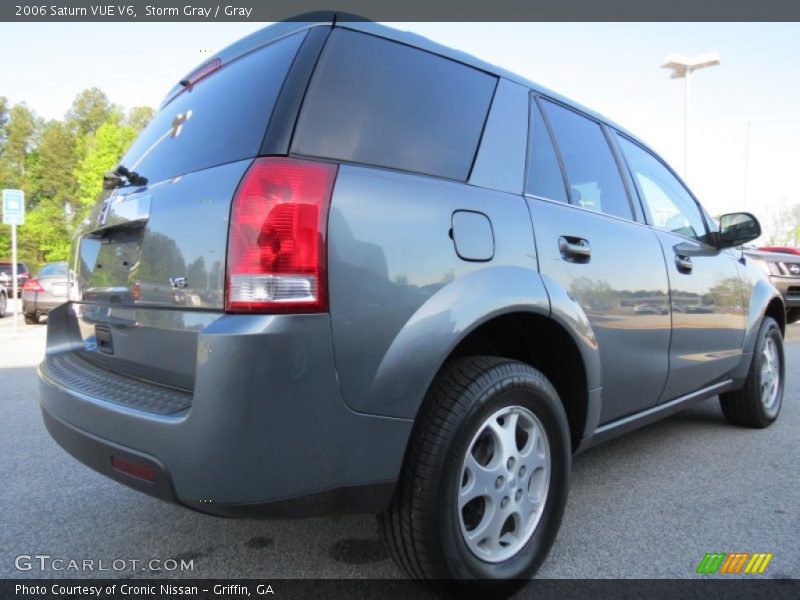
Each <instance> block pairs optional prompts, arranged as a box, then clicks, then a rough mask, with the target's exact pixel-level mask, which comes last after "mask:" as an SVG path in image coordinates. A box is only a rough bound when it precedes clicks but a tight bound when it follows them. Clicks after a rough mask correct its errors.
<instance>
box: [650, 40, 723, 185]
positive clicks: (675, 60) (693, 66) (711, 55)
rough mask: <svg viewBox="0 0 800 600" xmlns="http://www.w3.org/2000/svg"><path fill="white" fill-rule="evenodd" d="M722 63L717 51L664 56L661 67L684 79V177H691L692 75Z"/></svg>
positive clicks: (676, 77) (671, 77) (673, 77)
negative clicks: (690, 118) (690, 105)
mask: <svg viewBox="0 0 800 600" xmlns="http://www.w3.org/2000/svg"><path fill="white" fill-rule="evenodd" d="M718 64H720V60H719V55H718V54H717V53H716V52H706V53H705V54H698V55H697V56H692V57H691V58H690V57H688V56H684V55H683V54H669V55H668V56H666V57H664V60H663V61H662V62H661V67H662V68H664V69H672V73H671V74H670V79H681V78H682V79H683V81H684V87H683V92H684V96H683V178H684V180H687V181H688V179H689V97H690V96H691V75H692V73H694V72H695V71H699V70H700V69H705V68H706V67H714V66H716V65H718Z"/></svg>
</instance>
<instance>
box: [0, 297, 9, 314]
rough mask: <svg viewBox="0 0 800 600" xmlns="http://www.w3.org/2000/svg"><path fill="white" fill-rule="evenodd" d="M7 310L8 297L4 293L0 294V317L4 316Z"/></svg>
mask: <svg viewBox="0 0 800 600" xmlns="http://www.w3.org/2000/svg"><path fill="white" fill-rule="evenodd" d="M6 310H8V298H7V297H6V295H5V294H0V319H2V318H3V317H5V316H6Z"/></svg>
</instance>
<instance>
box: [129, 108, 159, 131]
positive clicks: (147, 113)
mask: <svg viewBox="0 0 800 600" xmlns="http://www.w3.org/2000/svg"><path fill="white" fill-rule="evenodd" d="M155 114H156V111H155V110H153V108H151V107H149V106H134V107H133V108H132V109H131V110H130V111H129V112H128V118H127V120H126V122H127V124H128V125H130V126H131V127H133V128H134V129H135V130H136V131H137V132H139V131H141V130H142V129H144V128H145V127H147V125H148V124H149V123H150V121H152V120H153V116H154V115H155Z"/></svg>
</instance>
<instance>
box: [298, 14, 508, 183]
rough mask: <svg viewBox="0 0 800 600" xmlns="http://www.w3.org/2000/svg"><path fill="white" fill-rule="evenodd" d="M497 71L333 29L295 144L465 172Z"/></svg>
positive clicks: (411, 167) (319, 152)
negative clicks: (488, 72)
mask: <svg viewBox="0 0 800 600" xmlns="http://www.w3.org/2000/svg"><path fill="white" fill-rule="evenodd" d="M496 84H497V78H496V77H494V76H491V75H488V74H486V73H483V72H481V71H478V70H476V69H473V68H471V67H468V66H465V65H463V64H461V63H457V62H454V61H452V60H449V59H446V58H442V57H440V56H436V55H434V54H431V53H429V52H425V51H423V50H418V49H416V48H411V47H409V46H405V45H403V44H398V43H395V42H390V41H388V40H384V39H381V38H378V37H375V36H371V35H366V34H361V33H355V32H352V31H347V30H342V29H338V30H334V31H333V32H332V33H331V36H330V38H329V39H328V43H327V45H326V46H325V50H324V52H323V53H322V56H321V57H320V61H319V65H318V66H317V69H316V71H315V72H314V76H313V78H312V80H311V83H310V85H309V91H308V94H307V96H306V99H305V101H304V103H303V108H302V110H301V112H300V117H299V119H298V123H297V129H296V132H295V137H294V140H293V145H292V151H293V152H294V153H296V154H301V155H305V156H315V157H322V158H331V159H334V160H342V161H346V162H354V163H362V164H367V165H375V166H382V167H389V168H393V169H400V170H403V171H412V172H416V173H424V174H428V175H436V176H440V177H447V178H449V179H458V180H465V179H466V178H467V177H468V176H469V171H470V168H471V167H472V161H473V159H474V157H475V152H476V150H477V147H478V142H479V141H480V137H481V132H482V131H483V125H484V122H485V120H486V114H487V112H488V110H489V105H490V104H491V101H492V96H493V94H494V89H495V86H496Z"/></svg>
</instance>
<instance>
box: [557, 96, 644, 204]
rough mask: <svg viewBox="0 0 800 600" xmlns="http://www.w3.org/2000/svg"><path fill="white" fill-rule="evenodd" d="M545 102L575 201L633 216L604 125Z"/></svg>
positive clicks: (571, 194)
mask: <svg viewBox="0 0 800 600" xmlns="http://www.w3.org/2000/svg"><path fill="white" fill-rule="evenodd" d="M542 105H543V107H544V112H545V115H546V117H547V119H548V120H549V121H550V127H551V128H552V130H553V135H554V136H555V142H556V147H557V148H558V150H559V152H560V153H561V160H562V161H563V162H564V169H565V170H566V172H567V180H568V181H569V187H570V197H571V199H572V203H573V204H576V205H578V206H582V207H583V208H588V209H589V210H594V211H597V212H602V213H605V214H608V215H614V216H617V217H623V218H625V219H632V218H633V215H632V214H631V206H630V202H629V201H628V194H627V192H626V191H625V186H624V185H623V183H622V178H621V177H620V173H619V168H618V167H617V163H616V161H615V160H614V155H613V154H612V153H611V147H610V146H609V145H608V140H606V136H605V135H604V134H603V130H602V129H601V128H600V125H599V124H597V123H596V122H594V121H592V120H590V119H587V118H586V117H583V116H581V115H579V114H578V113H576V112H575V111H573V110H570V109H568V108H564V107H563V106H559V105H558V104H553V103H552V102H548V101H544V102H543V103H542Z"/></svg>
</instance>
